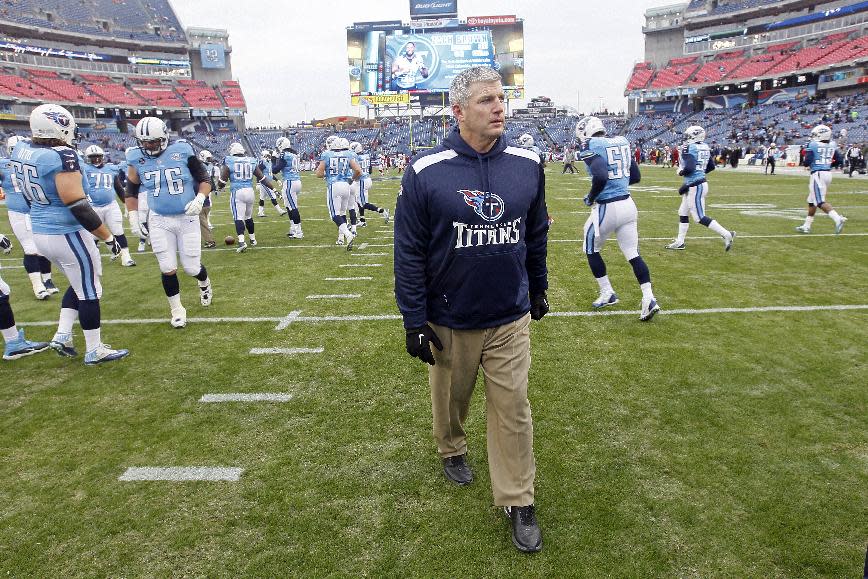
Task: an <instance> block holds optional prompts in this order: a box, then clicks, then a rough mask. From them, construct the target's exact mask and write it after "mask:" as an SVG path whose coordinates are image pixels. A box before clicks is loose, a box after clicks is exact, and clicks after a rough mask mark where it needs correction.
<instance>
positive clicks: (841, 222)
mask: <svg viewBox="0 0 868 579" xmlns="http://www.w3.org/2000/svg"><path fill="white" fill-rule="evenodd" d="M846 222H847V218H846V217H844V216H843V215H842V216H841V219H840V220H839V221H838V223H836V224H835V235H838V234H839V233H841V231H843V229H844V223H846Z"/></svg>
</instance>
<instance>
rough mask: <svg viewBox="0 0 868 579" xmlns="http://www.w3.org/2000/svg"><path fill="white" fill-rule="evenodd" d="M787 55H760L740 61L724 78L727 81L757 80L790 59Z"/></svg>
mask: <svg viewBox="0 0 868 579" xmlns="http://www.w3.org/2000/svg"><path fill="white" fill-rule="evenodd" d="M790 56H791V55H789V54H760V55H758V56H754V57H753V58H748V59H746V60H742V61H741V62H740V64H739V65H738V66H737V67H736V68H735V69H733V70H732V72H730V73H729V74H728V75H726V78H727V79H728V80H736V79H750V78H758V77H761V76H762V75H764V74H765V73H766V72H767V71H769V70H770V69H772V68H774V67H775V66H777V65H778V64H780V63H781V62H782V61H784V60H786V59H788V58H790Z"/></svg>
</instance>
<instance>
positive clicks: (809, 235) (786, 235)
mask: <svg viewBox="0 0 868 579" xmlns="http://www.w3.org/2000/svg"><path fill="white" fill-rule="evenodd" d="M866 235H868V233H783V234H780V235H749V234H742V233H739V234H738V236H737V237H736V238H735V240H736V242H738V240H739V239H781V238H783V239H788V238H800V239H809V238H812V237H864V236H866ZM701 239H716V240H718V241H720V236H719V235H715V236H713V237H712V236H710V235H697V236H689V237H687V241H693V240H701ZM639 240H640V241H672V238H671V237H640V238H639ZM549 243H582V240H581V239H549ZM736 246H737V244H736Z"/></svg>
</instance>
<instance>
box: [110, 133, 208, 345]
mask: <svg viewBox="0 0 868 579" xmlns="http://www.w3.org/2000/svg"><path fill="white" fill-rule="evenodd" d="M136 141H137V142H138V144H139V145H138V146H137V147H130V148H129V149H127V162H128V163H129V169H128V170H127V171H128V172H127V199H126V202H127V208H128V209H129V210H130V221H131V222H132V220H133V212H134V211H135V210H136V209H137V208H138V198H139V193H140V191H142V190H143V191H144V193H145V195H146V196H147V200H148V206H149V208H150V212H151V216H150V222H149V231H150V237H151V248H152V249H153V251H154V254H155V255H156V256H157V262H158V263H159V266H160V273H161V274H162V281H163V290H164V291H165V292H166V297H167V298H168V300H169V309H170V310H171V316H172V317H171V322H170V323H171V325H172V327H173V328H183V327H184V326H186V325H187V310H186V309H184V306H183V305H182V304H181V285H180V283H179V282H178V275H177V272H178V256H179V255H180V259H181V267H182V268H183V269H184V271H185V272H186V273H187V274H188V275H191V276H193V277H195V278H196V280H197V281H198V284H199V303H201V304H202V306H206V307H207V306H210V305H211V300H212V297H213V296H212V290H211V280H210V279H208V272H207V270H206V269H205V266H204V265H202V234H201V232H200V231H199V214H200V213H201V212H202V208H203V207H204V205H205V200H206V199H207V198H208V196H209V195H210V194H211V179H210V177H209V176H208V172H207V171H206V170H205V167H204V165H202V161H200V160H199V158H198V157H197V156H196V154H195V153H194V152H193V147H192V146H191V145H190V143H188V142H187V141H184V140H177V141H175V142H174V143H171V144H170V143H169V129H168V128H167V127H166V123H164V122H163V121H162V120H160V119H158V118H156V117H145V118H143V119H142V120H140V121H139V122H138V124H137V125H136Z"/></svg>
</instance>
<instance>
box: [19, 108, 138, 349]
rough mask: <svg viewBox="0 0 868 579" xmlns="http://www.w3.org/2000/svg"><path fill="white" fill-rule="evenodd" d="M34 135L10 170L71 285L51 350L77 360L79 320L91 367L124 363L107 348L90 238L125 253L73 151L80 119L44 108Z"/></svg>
mask: <svg viewBox="0 0 868 579" xmlns="http://www.w3.org/2000/svg"><path fill="white" fill-rule="evenodd" d="M30 131H31V132H32V134H33V137H32V138H31V140H30V142H28V141H21V142H19V143H18V144H17V145H15V149H13V151H12V155H11V163H10V166H11V167H12V170H13V171H14V172H15V179H17V180H18V184H19V186H20V187H21V191H22V193H23V194H24V196H25V197H26V198H27V201H28V202H29V203H30V220H31V224H32V226H33V240H34V242H35V243H36V249H37V250H38V251H39V253H40V254H41V255H44V256H45V257H47V258H48V259H50V260H51V261H52V263H54V264H55V265H57V266H58V267H59V268H60V269H61V270H62V271H63V273H64V274H65V275H66V277H67V279H68V280H69V288H68V289H67V290H66V293H65V294H64V295H63V300H62V302H61V306H60V308H61V309H60V320H59V322H58V325H57V333H56V334H55V335H54V338H52V340H51V347H52V348H54V349H55V350H57V352H58V354H60V355H62V356H75V355H76V354H77V352H76V351H75V347H74V345H73V339H72V325H73V323H74V322H75V319H76V318H78V319H79V324H80V325H81V329H82V330H83V331H84V340H85V343H86V354H85V356H84V363H85V364H87V365H88V366H93V365H96V364H101V363H104V362H111V361H113V360H119V359H121V358H124V357H126V356H127V355H128V354H129V351H127V350H113V349H112V348H111V347H110V346H107V345H106V344H103V343H102V334H101V330H100V303H99V302H100V297H101V296H102V285H101V284H100V277H101V276H102V262H101V261H100V258H99V252H98V251H97V249H96V245H95V244H94V243H93V241H92V239H93V238H92V237H91V236H90V235H88V234H87V233H86V232H88V231H89V232H90V233H92V234H93V235H95V236H96V237H98V238H99V239H102V240H103V241H105V242H106V245H108V246H109V247H110V248H111V250H112V253H113V254H115V255H117V254H119V253H120V251H121V247H120V244H119V243H118V242H117V240H116V239H115V238H114V236H113V235H112V233H111V232H110V231H109V229H108V228H107V227H106V226H105V225H104V224H103V222H102V221H101V220H100V218H99V216H98V215H97V214H96V212H95V211H94V210H93V207H91V205H90V203H88V201H87V197H85V193H84V189H83V188H82V175H81V171H80V166H79V160H78V153H76V151H75V149H73V148H72V147H73V143H74V141H75V138H76V133H77V128H76V124H75V119H74V118H73V116H72V114H71V113H70V112H69V111H68V110H66V109H65V108H63V107H61V106H58V105H52V104H44V105H40V106H38V107H36V108H35V109H33V112H31V113H30Z"/></svg>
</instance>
